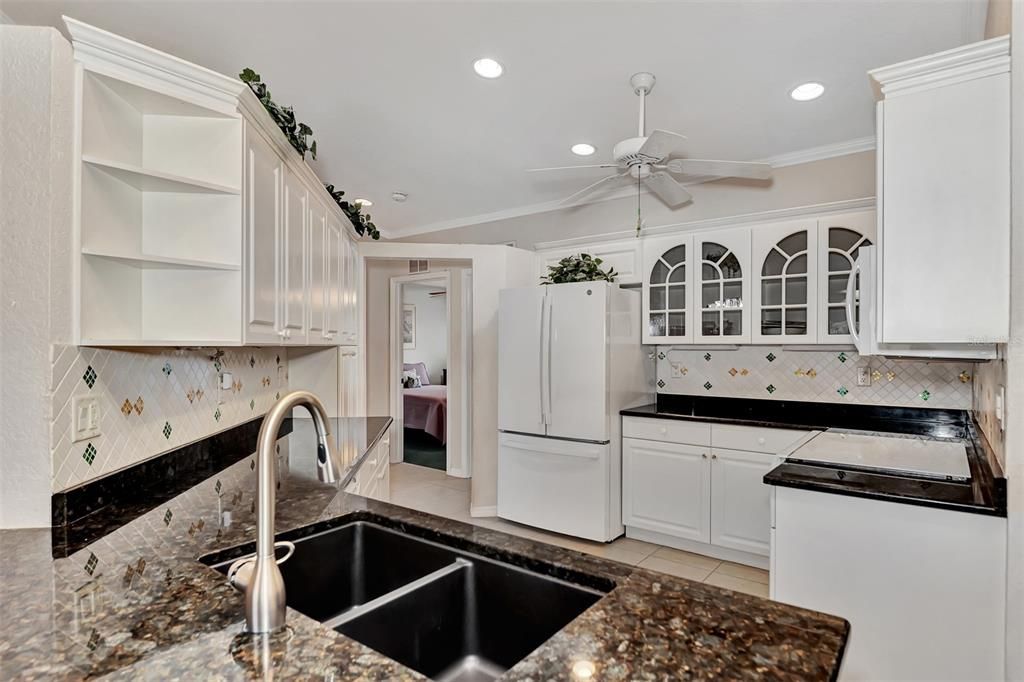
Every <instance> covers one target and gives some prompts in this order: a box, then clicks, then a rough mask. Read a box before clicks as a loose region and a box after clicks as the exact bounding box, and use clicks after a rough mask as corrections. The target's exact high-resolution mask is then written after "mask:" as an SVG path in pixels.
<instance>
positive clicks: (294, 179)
mask: <svg viewBox="0 0 1024 682" xmlns="http://www.w3.org/2000/svg"><path fill="white" fill-rule="evenodd" d="M283 193H284V225H283V226H282V230H281V235H282V247H283V248H282V278H281V299H282V300H281V313H282V314H281V328H282V330H283V331H284V332H285V343H291V344H299V345H303V344H305V343H306V336H307V334H306V324H307V322H306V301H307V297H306V250H307V243H306V206H307V204H308V201H309V199H308V195H307V193H306V188H305V187H304V186H303V184H302V180H301V179H300V178H299V177H298V176H296V175H295V174H293V173H292V172H291V171H290V170H289V169H288V167H287V166H285V173H284V192H283Z"/></svg>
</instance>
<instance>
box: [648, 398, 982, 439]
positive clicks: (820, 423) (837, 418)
mask: <svg viewBox="0 0 1024 682" xmlns="http://www.w3.org/2000/svg"><path fill="white" fill-rule="evenodd" d="M657 410H658V412H663V413H669V414H678V415H680V416H692V417H708V418H716V419H737V420H750V421H764V422H774V423H777V424H779V425H784V424H792V425H799V426H805V427H819V428H828V427H831V428H851V429H864V430H873V429H877V430H884V431H891V432H897V433H922V434H933V435H942V436H952V435H954V433H961V434H962V433H963V432H964V431H965V429H966V427H967V424H968V422H969V416H968V413H967V412H966V411H964V410H946V409H930V408H917V407H889V406H882V405H849V404H845V403H815V402H802V401H786V400H762V399H756V398H719V397H710V396H698V395H679V394H671V393H659V394H658V402H657ZM936 431H938V432H939V433H935V432H936Z"/></svg>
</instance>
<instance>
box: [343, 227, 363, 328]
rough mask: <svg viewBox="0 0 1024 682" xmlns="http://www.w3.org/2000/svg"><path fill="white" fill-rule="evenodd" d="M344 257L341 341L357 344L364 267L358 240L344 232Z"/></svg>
mask: <svg viewBox="0 0 1024 682" xmlns="http://www.w3.org/2000/svg"><path fill="white" fill-rule="evenodd" d="M342 249H343V251H344V258H343V259H342V263H343V266H342V267H343V268H344V272H343V275H342V280H341V281H342V285H341V297H342V302H343V303H342V311H343V316H342V324H341V343H343V344H351V345H355V344H357V343H359V297H360V292H361V291H362V269H361V267H360V262H359V251H358V250H357V245H356V242H354V241H353V240H352V239H351V238H349V236H348V234H347V233H344V232H343V233H342Z"/></svg>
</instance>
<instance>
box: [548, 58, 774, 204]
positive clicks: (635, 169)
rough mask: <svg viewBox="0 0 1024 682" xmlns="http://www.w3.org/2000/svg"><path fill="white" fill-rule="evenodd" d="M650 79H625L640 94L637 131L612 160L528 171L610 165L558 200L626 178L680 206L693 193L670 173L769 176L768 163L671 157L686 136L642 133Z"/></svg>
mask: <svg viewBox="0 0 1024 682" xmlns="http://www.w3.org/2000/svg"><path fill="white" fill-rule="evenodd" d="M654 81H655V78H654V74H651V73H647V72H641V73H635V74H633V75H632V76H631V77H630V79H629V84H630V85H631V86H632V87H633V92H634V93H636V94H637V95H638V96H639V97H640V125H639V135H638V136H637V137H630V138H628V139H625V140H623V141H622V142H619V143H618V144H616V145H615V147H614V148H613V149H612V158H613V159H614V163H599V164H593V165H586V166H559V167H555V168H531V169H529V172H540V171H560V170H575V169H577V168H614V169H616V170H617V172H616V173H614V174H613V175H609V176H606V177H604V178H601V179H600V180H598V181H597V182H595V183H593V184H591V185H588V186H587V187H584V188H583V189H581V190H580V191H579V192H576V193H575V194H573V195H572V196H570V197H568V198H566V199H564V200H562V202H561V204H562V205H565V204H574V203H576V202H577V201H579V200H580V199H582V198H583V197H584V196H586V195H588V194H590V193H591V192H593V191H594V190H596V189H597V188H599V187H602V186H605V185H608V184H611V183H614V182H616V181H618V180H621V179H624V178H630V179H632V180H636V182H637V190H638V192H639V187H640V183H641V182H642V183H643V184H645V185H647V188H648V189H649V190H651V192H653V193H654V194H655V195H656V196H657V197H658V198H659V199H661V200H662V201H663V202H664V203H665V204H666V205H667V206H669V207H670V208H675V207H677V206H682V205H683V204H685V203H686V202H688V201H691V200H692V199H693V195H691V194H690V193H689V192H687V191H686V189H685V188H684V187H683V186H682V185H681V184H679V182H678V181H677V180H676V179H675V178H673V177H672V176H673V175H686V176H691V177H700V178H704V179H711V178H752V179H756V180H767V179H768V178H770V177H771V175H772V167H771V164H768V163H753V162H746V161H713V160H710V159H680V158H672V157H676V156H681V155H682V154H683V150H684V143H685V142H686V137H684V136H683V135H678V134H676V133H670V132H668V131H665V130H655V131H654V132H653V133H651V134H650V135H646V134H645V129H646V125H645V124H646V121H645V118H646V109H645V104H646V102H647V95H649V94H650V93H651V90H653V89H654Z"/></svg>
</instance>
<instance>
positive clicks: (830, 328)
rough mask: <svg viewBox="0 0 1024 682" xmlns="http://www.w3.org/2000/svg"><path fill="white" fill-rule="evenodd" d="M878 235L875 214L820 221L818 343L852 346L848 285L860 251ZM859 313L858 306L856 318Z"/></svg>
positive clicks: (855, 309)
mask: <svg viewBox="0 0 1024 682" xmlns="http://www.w3.org/2000/svg"><path fill="white" fill-rule="evenodd" d="M875 234H876V218H875V212H874V211H861V212H858V213H847V214H843V215H835V216H826V217H824V218H819V219H818V252H819V254H820V256H819V259H818V260H819V263H820V266H819V268H818V291H819V292H820V296H819V298H820V301H819V305H818V311H819V312H818V343H853V339H852V337H851V336H850V328H849V325H848V324H847V321H846V288H847V283H848V282H849V280H850V271H851V269H852V268H853V262H854V261H855V260H856V259H857V254H858V253H859V251H860V247H862V246H871V245H872V244H874V243H875ZM854 300H859V299H858V298H857V297H855V299H854ZM859 312H860V311H859V309H858V306H856V305H855V306H854V315H858V314H859Z"/></svg>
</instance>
